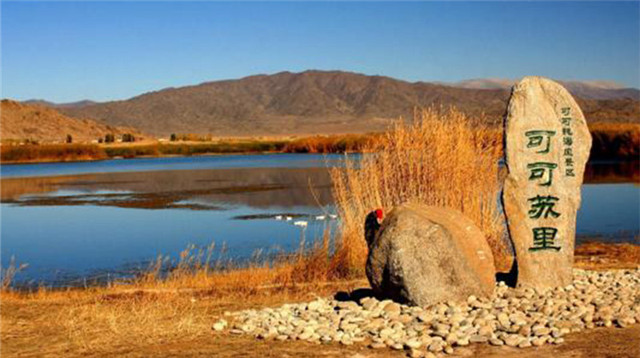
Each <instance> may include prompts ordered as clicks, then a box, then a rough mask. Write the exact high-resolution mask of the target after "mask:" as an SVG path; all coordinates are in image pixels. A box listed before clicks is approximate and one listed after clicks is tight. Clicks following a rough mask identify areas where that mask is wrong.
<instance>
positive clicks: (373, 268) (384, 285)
mask: <svg viewBox="0 0 640 358" xmlns="http://www.w3.org/2000/svg"><path fill="white" fill-rule="evenodd" d="M366 272H367V277H368V279H369V282H370V283H371V286H372V288H373V290H374V292H376V293H377V294H378V295H380V296H381V297H387V298H390V299H393V300H395V301H397V302H401V303H408V304H412V305H419V306H425V305H430V304H434V303H437V302H442V301H447V300H462V301H465V300H466V299H467V297H469V296H470V295H475V296H485V297H486V296H488V295H490V294H491V292H492V290H493V286H494V285H495V267H494V262H493V255H492V254H491V249H490V247H489V245H488V244H487V241H486V238H485V236H484V234H483V233H482V232H481V231H480V229H478V227H477V226H476V225H475V224H474V223H473V222H472V221H471V220H470V219H469V218H467V217H466V216H464V215H463V214H462V213H460V212H458V211H456V210H453V209H448V208H439V207H430V206H424V205H417V204H405V205H402V206H399V207H396V208H394V209H393V210H392V211H391V212H390V213H389V214H388V216H387V218H386V219H385V221H384V222H383V224H382V227H381V229H380V232H379V234H378V235H377V236H376V239H375V241H374V242H373V243H372V245H371V247H370V250H369V256H368V259H367V266H366Z"/></svg>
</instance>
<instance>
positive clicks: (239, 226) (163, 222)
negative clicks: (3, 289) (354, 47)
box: [0, 154, 640, 286]
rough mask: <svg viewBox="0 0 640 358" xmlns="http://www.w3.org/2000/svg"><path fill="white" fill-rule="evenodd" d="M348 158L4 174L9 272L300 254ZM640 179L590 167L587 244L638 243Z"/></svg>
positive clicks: (57, 275) (90, 274) (72, 279)
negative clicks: (335, 173)
mask: <svg viewBox="0 0 640 358" xmlns="http://www.w3.org/2000/svg"><path fill="white" fill-rule="evenodd" d="M341 159H342V156H341V155H312V154H268V155H228V156H198V157H174V158H145V159H127V160H106V161H97V162H76V163H46V164H19V165H3V166H1V168H0V176H1V180H0V186H1V191H2V197H1V201H2V204H1V205H0V235H1V238H2V264H3V267H6V266H7V264H8V262H9V260H10V258H11V257H12V256H15V258H16V261H17V262H18V263H28V264H29V267H28V268H27V269H26V270H24V271H22V272H20V273H19V274H18V276H17V278H16V279H17V282H18V283H19V284H23V285H26V284H30V285H33V284H40V283H42V284H45V285H54V286H64V285H82V284H84V282H85V279H86V278H89V279H96V278H99V279H104V278H105V277H107V279H108V278H113V277H119V276H127V275H130V274H131V273H132V272H136V271H137V270H140V269H141V268H144V267H146V265H148V263H149V262H150V260H153V259H154V258H156V257H157V256H158V255H166V256H169V257H173V258H175V257H177V255H178V254H179V253H180V252H181V251H182V250H184V249H185V248H186V247H187V245H189V244H194V245H196V246H198V247H204V246H207V245H209V244H211V243H212V242H215V244H216V245H217V248H218V250H217V251H216V254H215V255H220V257H224V258H227V259H234V260H237V261H242V260H247V259H249V258H251V257H252V255H253V254H254V253H256V252H262V253H263V254H264V255H269V254H277V253H281V252H291V251H293V250H295V249H297V248H298V247H299V243H300V240H301V238H302V237H303V236H304V238H305V239H306V240H307V241H311V240H313V239H314V238H318V237H320V236H321V235H322V233H323V232H324V230H325V228H327V227H329V228H331V229H332V230H333V231H335V228H336V227H337V223H338V220H339V218H338V219H333V218H332V217H331V216H330V214H334V213H335V209H334V207H333V206H332V196H331V182H330V178H329V175H328V169H327V168H328V167H332V166H335V165H339V164H340V162H341ZM638 172H639V170H638V166H637V163H617V162H601V163H591V164H590V165H589V166H588V168H587V172H586V174H585V182H586V184H585V185H584V186H583V200H582V207H581V209H580V211H579V213H578V221H577V233H578V239H577V240H578V242H581V241H584V240H592V239H596V240H600V241H611V242H632V243H636V244H638V243H639V242H638V235H639V234H640V223H639V217H640V186H639V185H638V182H639V180H638V178H639V177H640V175H639V173H638ZM276 216H282V217H283V218H284V217H287V216H289V217H291V218H292V219H291V220H290V221H287V220H276ZM296 221H306V222H307V223H308V226H307V227H301V226H296V225H294V224H293V223H294V222H296ZM223 247H224V248H223Z"/></svg>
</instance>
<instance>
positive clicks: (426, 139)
mask: <svg viewBox="0 0 640 358" xmlns="http://www.w3.org/2000/svg"><path fill="white" fill-rule="evenodd" d="M485 122H486V121H483V120H481V119H479V120H474V119H472V118H469V117H467V116H466V115H464V114H463V113H461V112H459V111H457V110H455V109H436V108H430V109H419V110H416V112H415V116H414V119H413V121H412V122H410V123H406V122H404V121H398V122H396V123H395V125H394V126H393V128H391V130H389V131H388V132H387V133H386V134H385V135H384V136H382V137H381V138H379V140H377V141H375V142H373V143H372V144H371V145H370V146H368V147H366V148H365V150H364V152H366V153H367V154H365V155H363V156H362V157H361V158H358V159H354V158H349V157H348V156H347V157H346V158H345V163H346V165H345V166H344V167H339V168H333V169H332V170H331V177H332V181H333V184H334V197H335V201H336V206H337V208H338V213H339V216H340V218H341V222H342V227H341V236H340V238H341V240H340V242H339V243H338V245H339V246H338V249H337V252H336V256H335V260H338V261H339V264H336V266H337V267H339V268H340V269H341V270H343V272H344V274H345V275H355V276H358V275H362V270H363V268H364V262H365V259H366V254H367V248H366V243H365V241H364V238H363V237H364V233H363V220H364V219H363V218H364V217H365V216H366V215H367V214H368V213H369V212H370V211H372V210H374V209H376V208H383V209H385V210H390V209H392V208H393V207H395V206H397V205H399V204H402V203H406V202H418V203H422V204H426V205H433V206H443V207H449V208H453V209H457V210H459V211H461V212H462V213H464V214H465V215H467V216H468V217H469V218H471V219H472V220H473V221H474V222H475V223H476V224H477V225H478V227H479V228H480V229H481V230H482V231H483V232H484V233H485V235H486V237H487V240H488V241H489V243H490V246H491V247H492V250H493V254H494V256H495V257H496V259H498V260H503V259H506V258H507V257H508V255H509V249H508V246H507V244H506V241H505V240H504V226H503V218H502V215H501V213H500V209H499V205H498V193H499V191H500V187H501V182H502V180H501V170H500V169H499V166H498V161H499V159H500V157H501V155H502V152H501V148H502V146H501V142H502V138H501V132H500V131H498V130H496V129H493V128H490V127H487V126H485V125H483V124H482V123H485Z"/></svg>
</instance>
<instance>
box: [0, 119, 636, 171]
mask: <svg viewBox="0 0 640 358" xmlns="http://www.w3.org/2000/svg"><path fill="white" fill-rule="evenodd" d="M495 133H496V136H501V135H502V133H501V132H500V131H498V130H496V131H495ZM382 135H383V134H382V133H368V134H336V135H317V136H309V137H300V138H295V137H293V138H291V137H283V138H267V139H265V138H256V139H248V138H223V139H217V140H216V139H212V140H208V141H157V140H146V141H143V142H133V143H113V144H88V143H78V144H22V145H18V144H6V143H5V144H3V145H2V146H1V147H0V162H1V163H2V164H23V163H51V162H74V161H93V160H105V159H117V158H125V159H128V158H153V157H170V156H194V155H214V154H264V153H344V152H359V151H361V150H362V148H364V147H366V146H367V145H368V144H370V143H371V142H373V141H375V140H376V138H378V137H380V136H382ZM591 135H592V137H593V146H592V150H591V159H597V160H627V161H628V160H639V159H640V124H632V123H627V124H606V123H601V124H595V125H592V126H591Z"/></svg>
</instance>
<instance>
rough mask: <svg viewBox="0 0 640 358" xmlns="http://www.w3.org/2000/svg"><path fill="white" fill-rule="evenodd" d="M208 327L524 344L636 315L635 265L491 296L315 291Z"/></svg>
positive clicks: (424, 342)
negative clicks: (461, 298)
mask: <svg viewBox="0 0 640 358" xmlns="http://www.w3.org/2000/svg"><path fill="white" fill-rule="evenodd" d="M225 315H226V316H227V319H228V321H227V320H226V319H221V320H219V321H218V322H216V323H215V324H214V325H213V327H212V328H213V330H215V331H227V330H228V331H229V332H230V333H231V334H246V335H253V336H255V337H256V338H258V339H276V340H280V341H287V340H302V341H308V342H312V343H331V342H339V343H340V344H343V345H352V344H356V343H359V344H367V345H368V346H369V347H370V348H386V347H389V348H391V349H396V350H406V352H407V354H408V355H409V356H411V357H425V356H426V357H432V356H434V355H436V354H441V353H446V354H450V353H453V352H454V351H455V350H456V349H458V347H464V346H467V345H469V344H472V343H485V344H491V345H494V346H502V345H506V346H510V347H520V348H526V347H531V346H541V345H544V344H560V343H562V342H564V338H563V336H564V335H565V334H567V333H571V332H579V331H581V330H584V329H589V328H594V327H598V326H604V327H611V326H617V327H627V326H630V325H633V324H636V323H640V267H639V268H638V269H637V270H612V271H603V272H597V271H585V270H574V280H573V284H572V285H569V286H567V287H559V288H555V289H550V290H546V291H539V290H535V289H532V288H509V287H507V286H506V285H505V284H504V283H503V282H500V283H499V284H498V285H496V289H495V292H494V294H493V296H492V297H490V298H480V297H475V296H470V297H469V298H468V299H467V301H466V302H458V303H456V302H446V303H440V304H436V305H433V306H430V307H426V308H422V307H412V306H406V305H401V304H398V303H395V302H393V301H390V300H382V301H379V300H377V299H375V298H372V297H365V298H361V299H360V300H359V302H355V301H338V300H335V299H323V298H318V299H316V300H315V301H312V302H308V303H300V304H285V305H282V306H281V307H279V308H266V309H261V310H244V311H238V312H233V313H228V312H227V313H225Z"/></svg>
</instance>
